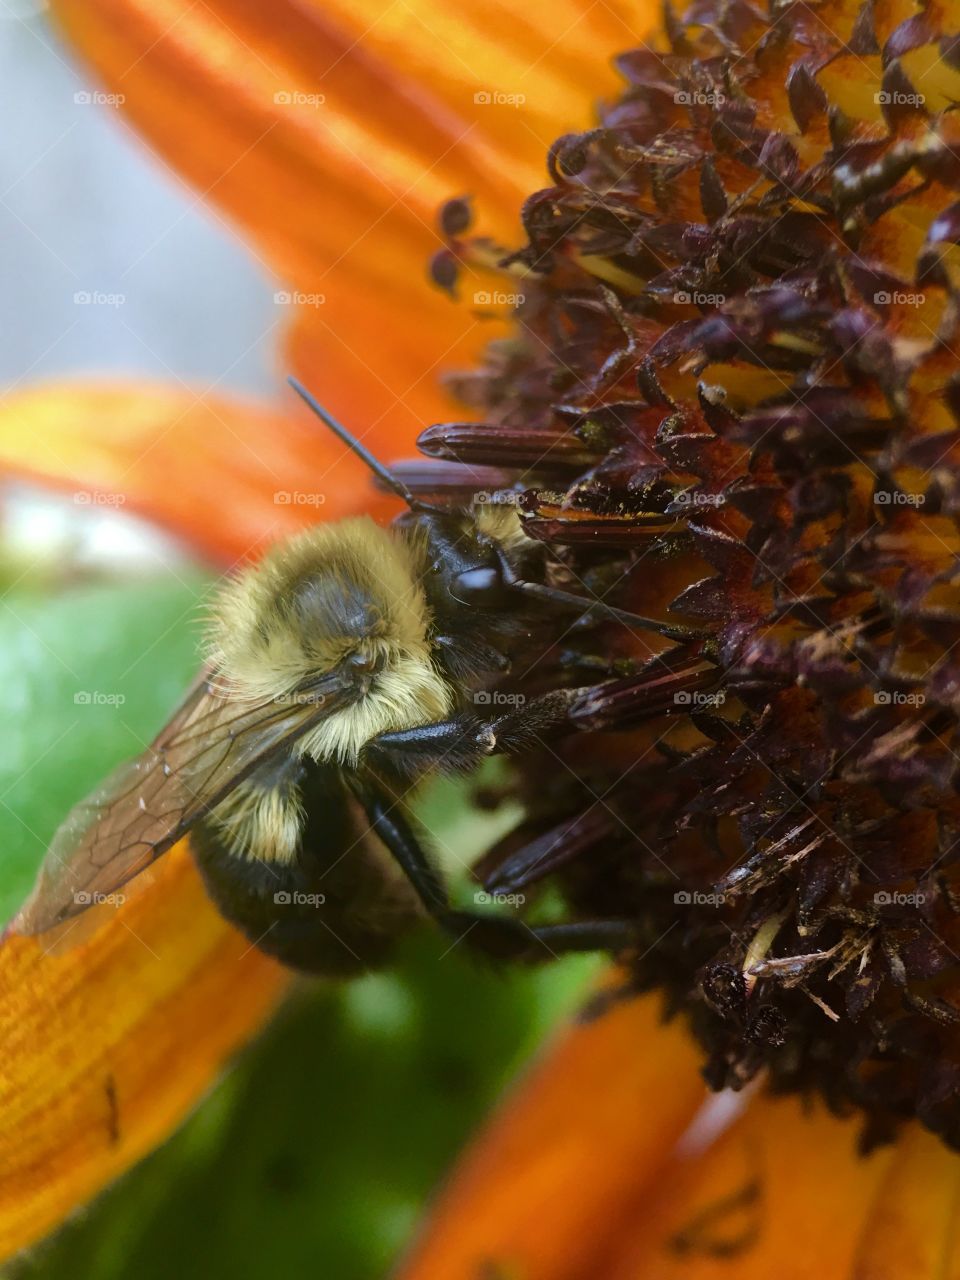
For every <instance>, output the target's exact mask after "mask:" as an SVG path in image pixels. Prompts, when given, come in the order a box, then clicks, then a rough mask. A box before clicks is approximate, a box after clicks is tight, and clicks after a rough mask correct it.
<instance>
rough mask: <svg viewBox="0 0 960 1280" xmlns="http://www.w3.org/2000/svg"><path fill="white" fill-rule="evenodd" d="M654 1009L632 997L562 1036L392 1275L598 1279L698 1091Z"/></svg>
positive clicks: (683, 1049) (687, 1054)
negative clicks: (610, 1244) (603, 1244)
mask: <svg viewBox="0 0 960 1280" xmlns="http://www.w3.org/2000/svg"><path fill="white" fill-rule="evenodd" d="M659 1009H660V1002H659V999H658V998H655V997H646V998H644V999H642V1000H632V1001H630V1002H627V1003H623V1004H619V1005H616V1006H615V1007H614V1008H613V1009H611V1010H610V1011H608V1012H607V1013H605V1014H604V1015H602V1016H601V1017H599V1018H597V1019H596V1020H594V1021H590V1022H586V1023H582V1024H580V1025H578V1026H576V1027H575V1028H573V1030H571V1031H570V1032H569V1033H568V1034H567V1035H566V1036H565V1037H564V1038H563V1039H561V1041H560V1043H559V1044H558V1045H557V1046H555V1047H554V1049H553V1051H552V1053H551V1054H550V1055H549V1056H548V1057H547V1058H546V1059H545V1060H544V1061H543V1062H542V1063H541V1064H540V1065H538V1066H536V1067H535V1068H534V1069H533V1071H532V1072H531V1074H530V1075H529V1076H528V1077H527V1079H526V1080H525V1081H524V1082H523V1083H522V1084H521V1085H520V1087H519V1088H518V1089H517V1091H516V1092H515V1093H514V1094H513V1095H512V1097H511V1098H510V1099H509V1100H508V1101H507V1103H506V1105H505V1107H504V1108H503V1109H502V1110H501V1111H500V1113H499V1114H498V1116H497V1117H496V1118H495V1120H494V1121H493V1124H492V1125H491V1126H490V1128H489V1129H488V1130H487V1132H486V1133H485V1134H484V1135H483V1136H482V1137H481V1139H480V1141H479V1142H478V1144H477V1145H476V1146H475V1147H474V1148H473V1150H472V1151H470V1152H468V1154H467V1157H466V1159H465V1161H464V1163H463V1164H462V1165H461V1167H460V1169H459V1171H458V1172H457V1173H456V1174H455V1175H454V1177H453V1180H452V1181H451V1183H450V1185H449V1187H448V1188H447V1189H446V1191H445V1192H444V1193H443V1194H442V1195H441V1197H440V1201H439V1203H438V1205H437V1207H436V1209H435V1212H434V1214H433V1217H432V1220H431V1221H430V1222H429V1223H428V1227H427V1231H426V1234H425V1236H424V1238H423V1240H422V1241H421V1242H420V1244H419V1245H418V1246H417V1247H416V1248H415V1250H414V1253H413V1255H412V1257H411V1258H410V1259H409V1261H408V1263H407V1265H406V1266H405V1267H402V1268H401V1270H400V1273H399V1276H398V1277H397V1280H453V1278H454V1277H456V1278H457V1280H459V1278H460V1277H463V1278H464V1280H466V1277H468V1276H469V1277H473V1276H476V1277H480V1276H488V1275H489V1276H490V1277H493V1276H503V1277H513V1276H517V1277H523V1280H575V1278H578V1280H579V1278H580V1277H583V1280H588V1278H589V1280H599V1277H601V1276H603V1277H604V1280H606V1275H605V1273H604V1272H603V1271H602V1270H597V1269H594V1267H593V1262H594V1260H595V1257H596V1249H597V1242H598V1239H602V1238H603V1237H604V1235H605V1234H606V1233H608V1232H610V1231H613V1230H615V1229H618V1228H619V1227H620V1225H621V1222H622V1219H623V1216H624V1214H625V1212H628V1211H629V1210H630V1209H631V1207H632V1205H633V1203H634V1199H635V1197H637V1196H638V1195H642V1194H647V1195H649V1194H650V1193H651V1190H652V1185H651V1184H652V1183H653V1181H654V1180H655V1178H656V1175H657V1170H658V1168H659V1167H660V1165H661V1164H662V1162H663V1160H664V1159H665V1158H666V1155H667V1153H668V1152H669V1151H670V1149H671V1148H672V1146H673V1144H674V1142H675V1141H676V1140H677V1138H678V1137H679V1136H680V1134H681V1133H683V1131H684V1130H685V1129H686V1127H687V1126H688V1124H689V1123H690V1121H691V1119H692V1117H693V1116H694V1115H695V1113H696V1112H697V1110H698V1108H699V1106H700V1104H701V1102H702V1101H703V1098H704V1094H705V1090H704V1086H703V1083H702V1082H701V1080H700V1079H699V1076H698V1074H697V1053H696V1051H695V1049H694V1047H693V1045H692V1043H691V1042H690V1040H689V1037H688V1036H687V1035H686V1033H685V1032H684V1031H683V1029H682V1028H681V1027H680V1025H679V1024H678V1023H674V1024H671V1025H670V1026H663V1025H662V1024H661V1023H660V1018H659ZM636 1274H637V1275H639V1274H642V1273H640V1272H637V1273H636Z"/></svg>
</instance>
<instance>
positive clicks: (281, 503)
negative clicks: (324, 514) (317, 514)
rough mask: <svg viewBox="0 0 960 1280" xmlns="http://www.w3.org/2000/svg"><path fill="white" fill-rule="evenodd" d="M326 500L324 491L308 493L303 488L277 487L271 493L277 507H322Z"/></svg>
mask: <svg viewBox="0 0 960 1280" xmlns="http://www.w3.org/2000/svg"><path fill="white" fill-rule="evenodd" d="M326 500H327V495H326V494H325V493H308V492H307V491H306V490H304V489H278V490H277V491H276V493H275V494H274V495H273V501H274V503H275V505H276V506H278V507H322V506H323V505H324V503H325V502H326Z"/></svg>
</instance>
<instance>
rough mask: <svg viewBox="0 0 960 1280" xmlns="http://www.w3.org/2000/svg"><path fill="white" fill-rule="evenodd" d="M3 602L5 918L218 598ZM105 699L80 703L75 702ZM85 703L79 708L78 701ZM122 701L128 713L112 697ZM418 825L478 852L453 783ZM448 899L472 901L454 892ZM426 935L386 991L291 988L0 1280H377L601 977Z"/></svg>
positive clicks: (177, 669)
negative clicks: (114, 1172) (179, 1109)
mask: <svg viewBox="0 0 960 1280" xmlns="http://www.w3.org/2000/svg"><path fill="white" fill-rule="evenodd" d="M5 578H6V590H5V592H4V594H3V595H2V597H0V606H2V607H0V698H2V699H3V700H4V702H5V705H4V707H3V723H4V733H3V735H0V827H2V845H0V848H2V850H3V852H2V855H0V857H2V876H0V898H2V901H0V907H2V912H3V916H4V918H7V917H8V916H9V915H10V914H11V913H12V911H13V910H14V908H15V907H16V905H17V904H18V902H19V901H20V900H21V898H22V897H23V896H24V894H25V893H26V891H27V890H28V888H29V885H30V883H31V881H32V878H33V875H34V872H35V870H36V867H37V865H38V864H39V862H40V860H41V858H42V856H43V853H44V850H45V848H46V844H47V841H48V840H49V837H50V835H51V834H52V833H53V831H54V830H55V828H56V826H57V824H58V822H59V820H60V819H61V818H62V816H63V815H64V814H65V813H66V811H67V810H68V809H69V807H70V806H71V804H73V803H74V802H75V801H76V800H77V799H79V798H81V797H82V796H83V795H84V794H85V793H86V792H87V791H89V790H90V789H91V788H92V787H93V786H94V785H95V784H96V783H97V782H98V781H99V780H100V779H101V778H102V777H103V776H104V775H105V774H106V773H107V772H108V770H109V769H110V768H111V767H112V765H113V764H115V763H116V762H117V761H119V760H121V759H123V758H124V757H126V756H129V755H132V754H135V753H136V752H138V751H139V750H140V749H142V746H143V744H144V743H145V742H146V741H147V740H149V738H150V737H151V736H152V735H153V734H154V733H155V731H156V730H157V728H159V726H160V724H161V723H162V722H163V719H164V717H165V715H166V714H167V713H168V712H169V710H170V709H171V707H172V706H173V705H175V703H176V701H177V699H178V697H179V695H180V693H181V692H182V690H183V688H184V686H185V685H186V683H187V681H188V680H189V678H190V676H191V675H192V674H193V672H194V670H195V668H196V663H197V658H196V651H197V643H196V642H197V638H198V626H197V625H196V624H197V621H198V618H199V616H200V609H201V606H202V603H203V600H204V597H205V594H206V592H207V590H208V587H209V583H208V581H207V580H206V579H204V578H203V577H201V576H199V575H197V574H193V573H190V572H188V571H186V570H183V569H179V570H176V569H174V570H170V571H169V572H167V573H164V574H163V575H161V576H158V577H157V578H156V580H154V581H150V580H147V581H144V580H142V579H140V580H133V581H122V582H116V581H114V582H112V583H111V582H109V581H97V580H90V579H80V580H70V575H69V574H67V575H63V574H48V575H46V576H45V575H43V574H38V573H37V572H36V571H34V572H31V574H29V575H27V576H22V575H21V573H20V572H19V570H18V568H17V566H15V565H14V566H8V568H7V570H6V572H5ZM85 694H90V695H97V696H91V697H90V698H89V699H85V698H84V695H85ZM78 695H79V698H78ZM121 700H122V701H121ZM421 814H422V816H423V817H424V819H425V820H426V823H427V826H428V827H429V829H430V830H432V831H433V832H435V833H436V834H437V836H438V837H439V840H438V841H437V843H438V844H439V845H440V846H441V849H440V853H441V856H442V846H444V845H448V846H449V847H450V848H453V849H455V850H456V852H457V854H458V856H460V857H463V856H464V855H465V853H466V852H467V851H469V850H477V851H479V850H480V849H482V848H483V847H484V844H485V843H486V842H487V841H488V840H489V839H490V838H491V837H492V836H494V835H496V834H497V832H498V830H499V829H501V827H502V822H503V818H502V817H501V818H491V817H489V816H488V817H486V818H481V817H480V816H478V815H476V814H474V812H473V811H472V810H471V809H470V807H469V804H468V801H467V796H466V794H465V791H464V788H463V786H462V785H460V784H447V783H444V784H438V785H434V786H433V787H432V788H431V789H430V790H429V792H428V793H427V794H425V795H424V798H423V805H422V808H421ZM457 889H458V891H459V894H460V895H461V900H462V898H463V895H464V894H465V893H466V892H468V890H467V887H466V885H465V883H464V882H463V880H462V878H461V880H460V883H459V884H458V885H457ZM446 951H447V943H446V941H445V940H444V939H442V938H440V937H439V936H438V935H437V934H435V933H433V932H430V931H424V933H423V934H422V935H421V936H419V937H417V938H415V939H413V940H412V941H411V942H410V944H409V945H408V946H406V948H405V949H404V951H403V953H402V956H401V959H400V962H399V963H398V965H397V966H396V967H395V968H394V969H393V970H391V971H390V972H389V973H383V974H371V975H367V976H365V977H363V978H361V979H359V980H357V981H355V982H352V983H348V984H343V985H339V986H335V985H332V984H323V983H304V984H303V985H302V986H301V987H300V988H299V990H298V991H297V993H296V994H295V996H294V997H293V998H292V999H291V1000H290V1001H289V1002H288V1004H287V1005H286V1007H285V1008H284V1009H283V1010H282V1011H281V1013H280V1015H279V1016H278V1017H277V1018H276V1020H275V1021H274V1023H273V1024H272V1025H271V1026H270V1027H269V1028H267V1029H266V1031H265V1032H264V1034H263V1035H262V1037H261V1038H260V1040H259V1041H258V1042H257V1043H256V1044H255V1045H254V1046H252V1047H251V1048H250V1049H248V1050H247V1051H246V1052H245V1053H244V1054H243V1055H241V1058H240V1060H239V1061H238V1062H237V1064H236V1066H235V1068H234V1069H233V1071H232V1072H231V1073H230V1074H229V1075H228V1076H227V1078H226V1079H225V1080H223V1081H222V1082H221V1083H220V1084H219V1085H218V1087H217V1088H216V1089H215V1090H214V1091H213V1093H212V1094H211V1095H210V1096H209V1097H208V1098H207V1099H206V1101H205V1102H204V1103H203V1104H202V1105H201V1106H200V1107H199V1109H198V1110H197V1111H196V1113H195V1114H194V1115H193V1116H192V1118H191V1119H190V1120H189V1121H188V1122H187V1124H186V1125H185V1126H184V1127H183V1128H182V1129H181V1130H180V1131H179V1132H178V1133H177V1134H175V1135H174V1136H173V1137H172V1138H171V1139H170V1141H168V1142H167V1143H166V1145H165V1146H164V1147H163V1148H161V1149H160V1150H159V1151H157V1152H155V1153H154V1154H153V1155H152V1156H150V1157H149V1158H148V1159H147V1160H145V1161H144V1162H143V1163H142V1164H141V1165H140V1166H139V1167H137V1168H136V1169H134V1170H133V1171H132V1172H131V1173H130V1174H128V1175H127V1176H126V1177H125V1178H124V1179H123V1180H122V1181H121V1182H120V1183H118V1184H117V1185H115V1186H114V1187H113V1188H111V1189H110V1190H109V1191H107V1192H106V1193H105V1194H104V1195H103V1196H102V1197H101V1198H100V1199H99V1200H98V1201H97V1202H96V1203H95V1204H94V1205H93V1206H91V1207H88V1208H87V1209H86V1210H84V1211H83V1212H82V1213H80V1214H79V1215H78V1216H77V1217H76V1218H75V1219H74V1220H73V1221H71V1222H70V1223H68V1224H67V1225H66V1226H65V1227H64V1228H63V1229H62V1230H61V1232H60V1233H59V1234H58V1235H57V1236H56V1237H55V1238H54V1239H53V1240H52V1241H48V1242H46V1243H45V1244H44V1245H42V1246H41V1247H39V1248H37V1249H36V1250H34V1251H33V1253H32V1254H31V1255H30V1256H29V1257H27V1258H23V1259H20V1260H18V1261H17V1262H16V1263H13V1264H10V1265H8V1267H7V1268H6V1269H5V1270H4V1272H3V1276H4V1277H5V1278H6V1280H121V1278H122V1280H128V1278H129V1277H132V1276H136V1277H137V1280H161V1277H162V1278H163V1280H169V1277H170V1276H177V1277H181V1278H186V1280H190V1278H192V1277H198V1278H199V1277H201V1276H202V1277H204V1280H218V1278H219V1277H224V1278H227V1277H229V1278H230V1280H261V1278H264V1280H265V1278H266V1277H271V1278H273V1277H277V1276H280V1277H286V1276H301V1275H308V1274H309V1275H318V1276H324V1277H327V1276H329V1277H336V1280H375V1278H379V1277H383V1276H385V1275H386V1274H387V1272H388V1270H389V1268H390V1264H391V1262H392V1261H393V1260H394V1259H395V1258H396V1256H397V1254H398V1251H399V1250H401V1249H402V1248H403V1246H404V1245H405V1243H406V1242H407V1241H409V1239H410V1237H411V1234H412V1232H413V1231H414V1229H415V1226H416V1223H417V1221H418V1218H419V1217H420V1215H421V1213H422V1211H423V1209H424V1206H425V1204H426V1202H427V1199H428V1197H429V1195H430V1193H431V1191H432V1190H433V1189H434V1188H435V1187H436V1186H437V1184H438V1182H439V1180H440V1179H441V1178H442V1176H443V1174H444V1172H445V1170H446V1169H448V1167H449V1165H450V1163H451V1160H452V1159H453V1157H454V1156H455V1155H456V1153H457V1151H458V1150H459V1149H460V1148H461V1147H462V1145H463V1144H464V1142H465V1141H466V1139H467V1138H468V1136H469V1134H470V1133H471V1131H472V1130H473V1129H474V1128H475V1126H476V1125H477V1124H478V1122H479V1121H480V1120H481V1119H482V1117H483V1116H484V1115H485V1114H486V1113H487V1112H488V1111H489V1109H490V1108H491V1106H492V1105H493V1103H494V1101H495V1100H496V1098H497V1096H498V1095H499V1094H500V1093H501V1091H502V1090H503V1088H504V1086H505V1085H506V1083H507V1082H508V1081H509V1079H510V1077H511V1076H512V1075H513V1073H514V1072H515V1070H516V1069H517V1068H518V1066H519V1065H520V1064H522V1062H523V1061H524V1059H526V1058H527V1057H528V1056H529V1054H530V1053H531V1052H532V1051H533V1050H534V1048H535V1047H536V1045H537V1043H538V1042H539V1041H541V1040H542V1039H543V1037H544V1034H545V1033H546V1031H547V1030H548V1029H549V1027H550V1026H551V1025H552V1024H554V1023H555V1022H556V1021H557V1020H558V1019H559V1018H561V1017H562V1016H563V1014H564V1013H565V1012H567V1011H569V1010H570V1009H571V1008H572V1007H573V1006H574V1005H575V1003H576V1001H577V999H578V997H579V994H580V993H581V992H582V991H583V988H584V986H585V985H586V982H587V981H588V978H589V975H590V973H591V971H592V970H593V968H594V963H595V962H594V961H592V960H586V959H583V958H574V959H570V960H565V961H563V962H558V963H555V964H553V965H551V966H550V967H549V968H547V969H540V970H534V969H523V970H520V969H515V968H514V969H504V970H497V971H493V970H491V969H490V968H488V967H485V966H484V965H483V964H482V963H478V962H475V961H473V960H472V959H471V958H470V956H468V955H467V954H466V952H465V951H464V949H463V948H458V949H457V950H455V951H454V952H451V953H450V954H447V955H445V956H444V957H443V959H442V961H441V959H440V957H441V956H443V953H444V952H446Z"/></svg>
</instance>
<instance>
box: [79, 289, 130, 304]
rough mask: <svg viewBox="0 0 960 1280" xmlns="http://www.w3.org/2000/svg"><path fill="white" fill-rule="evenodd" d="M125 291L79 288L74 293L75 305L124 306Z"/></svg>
mask: <svg viewBox="0 0 960 1280" xmlns="http://www.w3.org/2000/svg"><path fill="white" fill-rule="evenodd" d="M126 300H127V295H126V294H125V293H105V292H104V291H103V290H102V289H78V290H77V292H76V293H75V294H74V295H73V305H74V306H75V307H122V306H123V304H124V303H125V302H126Z"/></svg>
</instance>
